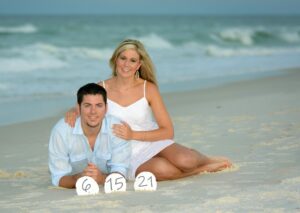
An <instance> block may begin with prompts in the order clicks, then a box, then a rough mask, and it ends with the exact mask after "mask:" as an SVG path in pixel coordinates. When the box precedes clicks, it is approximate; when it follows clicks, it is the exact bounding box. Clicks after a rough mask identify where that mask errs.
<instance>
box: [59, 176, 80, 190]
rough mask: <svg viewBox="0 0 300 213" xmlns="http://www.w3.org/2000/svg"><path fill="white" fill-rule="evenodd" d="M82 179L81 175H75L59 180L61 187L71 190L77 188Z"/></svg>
mask: <svg viewBox="0 0 300 213" xmlns="http://www.w3.org/2000/svg"><path fill="white" fill-rule="evenodd" d="M81 177H82V174H81V173H79V174H75V175H68V176H63V177H62V178H61V179H60V180H59V186H60V187H64V188H69V189H72V188H75V186H76V182H77V180H78V179H79V178H81Z"/></svg>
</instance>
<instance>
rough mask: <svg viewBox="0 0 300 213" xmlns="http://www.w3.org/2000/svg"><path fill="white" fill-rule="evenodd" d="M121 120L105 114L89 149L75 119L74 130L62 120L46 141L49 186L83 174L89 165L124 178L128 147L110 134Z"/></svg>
mask: <svg viewBox="0 0 300 213" xmlns="http://www.w3.org/2000/svg"><path fill="white" fill-rule="evenodd" d="M117 123H120V120H119V119H117V118H115V117H113V116H111V115H106V116H105V117H104V119H103V121H102V126H101V130H100V132H99V134H98V136H97V138H96V142H95V145H94V150H92V149H91V147H90V145H89V142H88V140H87V138H86V136H85V135H84V133H83V130H82V127H81V120H80V118H77V120H76V123H75V126H74V128H72V127H70V126H69V125H68V124H67V123H65V121H64V119H61V120H60V121H59V122H58V123H57V124H56V125H55V126H54V127H53V129H52V132H51V136H50V141H49V169H50V172H51V178H52V184H53V185H55V186H58V185H59V180H60V178H62V177H63V176H66V175H73V174H78V173H80V172H82V171H83V170H84V169H85V168H86V167H87V165H88V162H92V163H94V164H96V165H97V167H98V169H100V171H101V172H103V173H105V174H109V173H112V172H118V173H121V174H123V175H124V176H125V178H127V171H128V167H129V160H130V156H131V148H130V145H129V144H128V142H127V141H125V140H123V139H121V138H118V137H116V136H115V135H114V134H113V133H112V128H111V127H112V125H113V124H117Z"/></svg>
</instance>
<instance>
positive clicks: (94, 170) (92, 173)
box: [82, 163, 106, 185]
mask: <svg viewBox="0 0 300 213" xmlns="http://www.w3.org/2000/svg"><path fill="white" fill-rule="evenodd" d="M82 176H89V177H91V178H93V179H94V180H95V181H96V182H97V183H98V184H102V185H103V184H104V182H105V178H106V175H105V174H103V173H102V172H101V171H100V170H99V169H98V167H97V166H96V165H95V164H93V163H88V166H87V167H86V168H85V169H84V170H83V172H82Z"/></svg>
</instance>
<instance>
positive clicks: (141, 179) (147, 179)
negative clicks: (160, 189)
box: [134, 172, 157, 191]
mask: <svg viewBox="0 0 300 213" xmlns="http://www.w3.org/2000/svg"><path fill="white" fill-rule="evenodd" d="M156 189H157V182H156V178H155V176H154V175H153V174H152V173H151V172H141V173H140V174H139V175H138V176H137V177H136V178H135V181H134V190H135V191H155V190H156Z"/></svg>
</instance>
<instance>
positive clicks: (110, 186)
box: [104, 173, 126, 193]
mask: <svg viewBox="0 0 300 213" xmlns="http://www.w3.org/2000/svg"><path fill="white" fill-rule="evenodd" d="M125 191H126V179H125V178H124V177H123V176H122V175H121V174H119V173H112V174H110V175H108V176H107V177H106V179H105V183H104V192H105V193H112V192H125Z"/></svg>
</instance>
